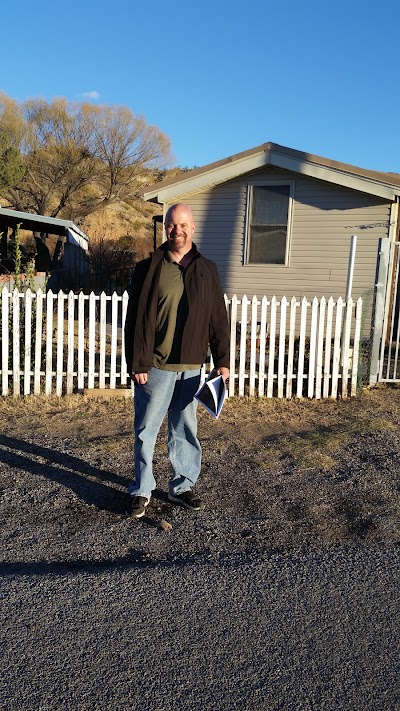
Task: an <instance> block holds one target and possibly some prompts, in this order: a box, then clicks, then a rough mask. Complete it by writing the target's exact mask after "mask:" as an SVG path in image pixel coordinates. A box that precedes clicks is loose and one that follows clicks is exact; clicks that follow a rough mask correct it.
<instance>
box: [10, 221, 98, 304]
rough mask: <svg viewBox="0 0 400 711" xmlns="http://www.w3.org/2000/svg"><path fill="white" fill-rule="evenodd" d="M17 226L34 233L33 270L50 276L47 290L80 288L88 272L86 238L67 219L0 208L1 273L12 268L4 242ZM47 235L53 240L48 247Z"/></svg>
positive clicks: (11, 261) (87, 244) (11, 260)
mask: <svg viewBox="0 0 400 711" xmlns="http://www.w3.org/2000/svg"><path fill="white" fill-rule="evenodd" d="M17 227H19V229H21V230H27V231H31V232H33V233H34V234H35V243H36V254H34V255H33V256H34V259H35V268H36V271H37V272H40V273H44V274H46V273H51V276H50V279H49V282H48V288H51V289H53V291H57V290H58V289H60V288H63V289H74V288H79V287H80V286H81V285H82V283H83V282H84V279H85V275H86V273H87V270H88V259H87V252H88V246H89V238H88V236H87V235H86V234H85V233H84V232H82V230H81V229H80V228H79V227H78V226H77V225H76V224H75V223H74V222H72V221H71V220H61V219H59V218H55V217H47V216H45V215H35V214H31V213H28V212H19V211H17V210H9V209H6V208H0V235H1V239H0V257H1V259H0V266H1V267H2V272H3V273H5V274H7V273H9V272H11V271H12V270H13V269H14V264H13V259H12V255H9V254H8V253H7V250H8V247H7V240H8V235H9V231H10V230H11V232H12V233H13V234H15V231H16V229H17ZM39 235H40V236H39ZM50 236H53V237H56V238H57V240H56V242H55V244H54V245H53V247H52V248H50V247H51V245H50V240H49V237H50ZM53 242H54V240H53Z"/></svg>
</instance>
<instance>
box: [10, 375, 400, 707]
mask: <svg viewBox="0 0 400 711" xmlns="http://www.w3.org/2000/svg"><path fill="white" fill-rule="evenodd" d="M399 394H400V393H399V389H398V388H396V387H378V388H375V389H373V390H371V391H365V393H364V394H363V395H362V396H360V397H359V398H355V399H352V400H349V401H342V402H340V401H339V402H333V401H321V402H315V401H304V402H303V401H300V402H299V401H291V402H286V401H253V402H251V401H247V400H242V401H240V400H229V401H228V402H227V403H226V404H225V407H224V411H223V413H222V415H221V418H220V419H219V420H218V421H217V422H214V421H211V419H210V418H208V416H206V413H201V414H200V436H201V441H202V444H203V459H204V464H203V472H202V476H201V478H200V480H199V486H198V491H199V493H200V494H201V495H202V496H204V498H205V501H206V508H205V510H204V511H201V512H199V514H197V515H193V514H191V513H190V512H187V511H185V510H182V509H180V508H178V507H175V506H173V505H171V504H170V503H168V502H167V500H166V496H165V491H166V488H167V483H168V477H169V467H168V463H167V462H166V456H165V455H166V446H165V441H164V439H165V437H164V435H165V431H163V432H162V433H161V436H160V441H159V443H158V445H157V450H156V455H155V467H156V471H157V481H158V486H159V488H158V490H157V492H155V497H154V499H153V500H152V503H151V505H150V507H149V509H148V515H147V516H146V517H145V518H143V519H141V520H140V521H134V520H131V519H129V517H127V516H126V515H125V510H126V493H125V491H126V486H127V483H128V482H129V480H130V477H131V474H132V464H131V462H132V404H131V403H130V402H128V401H125V400H123V399H120V398H118V399H110V400H108V401H103V400H98V401H95V400H86V399H84V398H79V397H73V398H65V399H61V400H56V399H54V400H52V399H50V400H45V399H34V398H32V399H28V400H26V401H23V400H21V401H13V400H11V399H3V400H0V419H1V425H2V427H1V432H2V433H3V434H2V435H0V472H1V499H0V515H1V520H2V528H1V532H0V536H1V543H2V546H1V550H2V554H1V555H2V562H1V572H2V575H3V585H2V588H3V593H4V597H5V599H6V601H7V605H3V607H2V611H3V618H2V631H3V635H4V636H5V639H4V640H3V647H4V650H5V659H6V663H5V672H4V675H3V688H2V691H1V694H0V701H1V703H2V705H3V707H4V708H7V709H8V708H9V709H14V708H20V709H26V710H28V709H38V710H39V709H42V710H44V709H46V710H47V709H53V708H54V709H58V708H79V709H83V710H84V709H103V708H104V709H106V708H107V709H108V708H111V709H114V708H115V709H119V708H123V709H124V708H148V709H157V710H158V709H160V711H161V709H169V708H171V709H173V708H174V709H175V708H178V709H180V708H182V709H184V708H196V709H197V708H199V709H200V708H207V709H208V708H210V709H211V708H221V709H231V708H232V709H233V708H241V709H252V708H254V709H266V711H269V709H280V708H282V709H297V708H298V709H303V708H304V709H334V708H346V709H359V708H361V707H363V708H365V709H371V710H372V709H373V710H375V709H381V708H382V709H396V708H400V705H398V704H400V700H399V697H398V672H397V670H398V668H399V655H398V639H397V635H396V631H395V629H394V627H395V625H396V619H397V618H398V612H399V610H398V594H397V591H398V584H399V556H398V550H399V549H398V544H399V497H400V484H399V471H400V435H399V431H400V430H399V420H400V414H399V413H400V397H399ZM374 640H375V641H374ZM335 650H336V651H335ZM332 655H333V656H332ZM196 660H197V661H196ZM169 667H172V670H171V671H169V672H166V669H167V668H169ZM186 667H187V669H188V670H189V669H190V674H189V672H188V674H187V675H186V676H185V674H186V672H185V669H186ZM146 669H147V677H146V684H144V677H143V674H142V672H143V673H144V670H146ZM219 669H220V672H219V671H218V670H219ZM153 671H154V673H153ZM128 672H129V673H128ZM129 679H132V688H129V689H128V688H127V687H129ZM307 679H309V681H308V682H307V681H306V680H307ZM174 683H175V685H177V687H176V688H174ZM279 690H280V691H279ZM139 691H140V693H139V695H138V692H139ZM174 694H175V696H174ZM172 698H174V699H175V701H174V702H173V701H172V700H171V699H172ZM185 699H186V700H187V704H188V705H185V703H186V702H185ZM338 699H339V700H341V701H340V703H343V704H344V705H342V706H341V705H340V704H339V705H338V703H337V700H338ZM189 700H190V703H189Z"/></svg>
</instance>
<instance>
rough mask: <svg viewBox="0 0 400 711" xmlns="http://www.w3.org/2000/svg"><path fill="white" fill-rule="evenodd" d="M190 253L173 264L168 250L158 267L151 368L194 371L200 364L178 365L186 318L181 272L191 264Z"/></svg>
mask: <svg viewBox="0 0 400 711" xmlns="http://www.w3.org/2000/svg"><path fill="white" fill-rule="evenodd" d="M192 258H193V254H192V250H191V251H190V252H188V253H187V254H185V255H184V256H183V257H182V259H181V261H180V262H176V261H175V260H174V258H173V253H171V252H170V251H169V250H167V251H166V252H165V255H164V257H163V259H162V263H161V273H160V281H159V286H158V302H157V317H156V332H155V340H154V351H153V366H154V367H155V368H160V369H162V370H176V371H183V370H195V369H197V368H199V367H200V365H201V364H194V365H193V364H191V365H187V364H185V363H181V362H180V360H181V343H182V334H183V329H184V327H185V323H186V320H187V316H188V302H187V297H186V292H185V282H184V272H185V269H186V267H187V266H188V265H189V264H190V262H191V261H192Z"/></svg>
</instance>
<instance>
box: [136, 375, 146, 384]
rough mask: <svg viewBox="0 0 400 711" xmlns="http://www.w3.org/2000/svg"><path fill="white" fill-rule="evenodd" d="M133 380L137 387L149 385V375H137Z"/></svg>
mask: <svg viewBox="0 0 400 711" xmlns="http://www.w3.org/2000/svg"><path fill="white" fill-rule="evenodd" d="M133 380H134V381H135V383H136V385H144V384H145V383H147V373H135V375H134V376H133Z"/></svg>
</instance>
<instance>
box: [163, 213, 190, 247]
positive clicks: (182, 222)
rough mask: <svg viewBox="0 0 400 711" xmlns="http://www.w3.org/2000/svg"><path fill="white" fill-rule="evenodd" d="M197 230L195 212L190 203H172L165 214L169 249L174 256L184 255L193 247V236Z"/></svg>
mask: <svg viewBox="0 0 400 711" xmlns="http://www.w3.org/2000/svg"><path fill="white" fill-rule="evenodd" d="M194 230H195V225H194V220H193V214H192V211H191V209H190V207H189V206H188V205H184V204H183V203H176V205H171V207H170V208H169V209H168V211H167V214H166V216H165V234H166V236H167V241H168V246H169V250H170V251H171V252H174V256H175V257H177V256H178V255H179V256H180V257H183V255H184V254H187V252H189V251H190V250H191V249H192V244H193V242H192V237H193V233H194Z"/></svg>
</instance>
